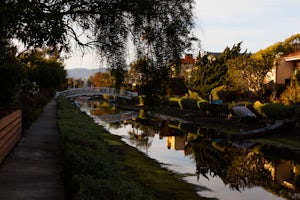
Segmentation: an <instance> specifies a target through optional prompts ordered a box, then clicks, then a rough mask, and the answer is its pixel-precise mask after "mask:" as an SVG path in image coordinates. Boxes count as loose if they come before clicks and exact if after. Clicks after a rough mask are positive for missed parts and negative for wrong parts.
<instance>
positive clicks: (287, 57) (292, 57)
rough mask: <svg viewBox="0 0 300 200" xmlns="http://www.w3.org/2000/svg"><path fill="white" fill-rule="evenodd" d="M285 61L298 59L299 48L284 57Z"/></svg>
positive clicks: (299, 55) (299, 57) (299, 58)
mask: <svg viewBox="0 0 300 200" xmlns="http://www.w3.org/2000/svg"><path fill="white" fill-rule="evenodd" d="M284 60H285V61H286V62H289V61H296V60H300V50H299V51H296V52H294V53H291V54H289V55H287V56H285V57H284Z"/></svg>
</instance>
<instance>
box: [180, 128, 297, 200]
mask: <svg viewBox="0 0 300 200" xmlns="http://www.w3.org/2000/svg"><path fill="white" fill-rule="evenodd" d="M203 135H204V136H203ZM185 152H188V153H189V154H192V155H193V157H194V159H195V161H196V168H197V169H196V174H197V176H198V178H199V177H200V175H202V176H203V177H206V178H208V175H211V176H218V177H220V178H221V179H222V180H223V182H224V184H226V185H229V187H230V188H232V189H234V190H238V191H240V190H243V189H245V188H251V187H252V186H261V187H264V188H266V189H267V190H269V191H271V192H272V193H275V194H277V195H280V196H285V197H287V198H290V196H291V195H290V194H293V192H294V191H292V190H290V189H288V188H286V187H283V185H282V184H281V183H279V182H277V181H275V180H274V177H273V175H272V173H271V171H270V169H268V168H266V163H268V162H267V161H266V160H265V158H264V157H263V156H262V154H261V153H260V152H259V151H257V149H246V148H245V149H238V148H236V147H233V146H232V145H229V144H225V143H220V142H219V143H217V142H216V140H215V141H214V139H212V138H209V137H205V134H199V135H197V136H195V135H194V136H193V137H188V144H187V145H186V150H185Z"/></svg>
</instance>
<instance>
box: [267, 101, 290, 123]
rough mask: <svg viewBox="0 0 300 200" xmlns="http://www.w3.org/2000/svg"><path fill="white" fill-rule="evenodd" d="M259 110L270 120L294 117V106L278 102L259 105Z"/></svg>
mask: <svg viewBox="0 0 300 200" xmlns="http://www.w3.org/2000/svg"><path fill="white" fill-rule="evenodd" d="M261 111H262V112H263V113H264V114H265V115H266V116H267V117H268V118H269V119H272V120H279V119H291V118H293V117H295V108H294V106H286V105H283V104H278V103H267V104H264V105H263V106H262V107H261Z"/></svg>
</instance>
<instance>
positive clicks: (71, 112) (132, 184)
mask: <svg viewBox="0 0 300 200" xmlns="http://www.w3.org/2000/svg"><path fill="white" fill-rule="evenodd" d="M58 115H59V120H58V126H59V130H60V140H61V148H62V152H63V162H64V175H65V185H66V191H67V197H68V199H87V200H93V199H95V200H96V199H143V200H145V199H191V200H192V199H201V198H199V196H198V195H197V194H196V186H194V185H191V184H188V183H186V182H184V181H182V180H180V176H179V175H177V174H174V173H171V172H170V171H168V170H167V169H164V168H161V167H160V165H159V163H157V162H156V161H155V160H153V159H150V158H148V157H147V156H145V154H144V153H142V152H139V151H138V150H136V149H135V148H132V147H130V146H128V145H126V144H125V143H123V142H122V141H121V140H120V138H119V137H118V136H114V135H111V134H109V133H108V132H107V131H106V130H105V129H103V128H102V127H100V126H99V125H97V124H95V123H94V122H93V121H92V119H91V118H89V117H88V116H86V115H84V114H82V113H80V112H79V111H78V110H77V109H75V108H73V106H72V105H71V104H70V102H69V101H67V100H65V99H59V100H58Z"/></svg>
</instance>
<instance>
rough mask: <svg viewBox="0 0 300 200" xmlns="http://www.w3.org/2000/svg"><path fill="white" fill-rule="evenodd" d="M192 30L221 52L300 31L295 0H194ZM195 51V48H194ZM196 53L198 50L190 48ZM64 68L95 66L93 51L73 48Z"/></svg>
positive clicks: (203, 47) (266, 42)
mask: <svg viewBox="0 0 300 200" xmlns="http://www.w3.org/2000/svg"><path fill="white" fill-rule="evenodd" d="M195 2H196V5H195V9H194V14H195V17H196V19H195V29H194V31H193V32H194V33H195V36H197V37H198V38H199V39H200V40H201V50H204V51H209V52H222V51H223V50H224V49H225V48H226V47H228V46H229V47H232V46H233V45H234V44H237V43H238V42H243V43H242V49H243V50H246V49H247V50H248V51H249V52H252V53H254V52H257V51H259V50H260V49H264V48H266V47H268V46H270V45H272V44H274V43H276V42H282V41H284V40H285V39H286V38H288V37H290V36H292V35H295V34H298V33H300V25H299V23H300V12H299V9H300V1H299V0H226V1H225V0H196V1H195ZM198 51H199V50H198ZM194 53H195V54H198V52H194ZM70 56H71V58H70V59H68V60H66V62H65V64H66V69H70V68H99V65H100V67H101V62H100V61H99V60H98V59H97V56H96V54H95V53H93V52H91V53H90V54H86V55H85V56H83V57H82V56H81V53H76V52H74V53H73V54H71V55H70Z"/></svg>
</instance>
